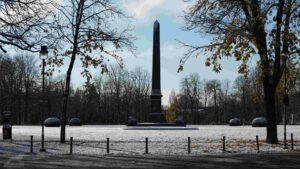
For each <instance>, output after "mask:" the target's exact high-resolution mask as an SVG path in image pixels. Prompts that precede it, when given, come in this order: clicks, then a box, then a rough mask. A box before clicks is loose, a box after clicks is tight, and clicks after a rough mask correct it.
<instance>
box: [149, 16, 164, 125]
mask: <svg viewBox="0 0 300 169" xmlns="http://www.w3.org/2000/svg"><path fill="white" fill-rule="evenodd" d="M161 97H162V94H161V90H160V35H159V22H158V21H157V20H156V21H155V22H154V28H153V65H152V91H151V113H150V122H153V123H165V122H166V119H165V116H164V114H163V113H162V112H161Z"/></svg>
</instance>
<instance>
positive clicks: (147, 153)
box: [146, 137, 148, 154]
mask: <svg viewBox="0 0 300 169" xmlns="http://www.w3.org/2000/svg"><path fill="white" fill-rule="evenodd" d="M146 154H148V137H146Z"/></svg>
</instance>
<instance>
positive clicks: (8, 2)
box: [0, 0, 55, 52]
mask: <svg viewBox="0 0 300 169" xmlns="http://www.w3.org/2000/svg"><path fill="white" fill-rule="evenodd" d="M53 6H55V1H52V0H48V1H45V0H1V1H0V25H1V28H0V50H1V51H3V52H7V49H6V48H5V46H14V47H17V48H19V49H22V50H28V51H33V52H36V51H39V47H40V45H43V44H48V46H51V45H54V44H55V39H54V38H53V36H52V35H51V33H50V32H51V30H50V24H49V20H48V18H49V16H51V15H52V13H51V11H52V9H53Z"/></svg>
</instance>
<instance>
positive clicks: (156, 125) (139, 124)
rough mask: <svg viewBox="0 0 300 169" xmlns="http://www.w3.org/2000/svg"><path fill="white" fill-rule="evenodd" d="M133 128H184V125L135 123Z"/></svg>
mask: <svg viewBox="0 0 300 169" xmlns="http://www.w3.org/2000/svg"><path fill="white" fill-rule="evenodd" d="M135 126H143V127H160V126H169V127H185V126H186V125H185V124H176V123H137V124H136V125H135Z"/></svg>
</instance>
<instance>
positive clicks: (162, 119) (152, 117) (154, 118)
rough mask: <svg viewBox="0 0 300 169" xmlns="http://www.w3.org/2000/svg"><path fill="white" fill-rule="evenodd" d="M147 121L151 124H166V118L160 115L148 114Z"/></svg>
mask: <svg viewBox="0 0 300 169" xmlns="http://www.w3.org/2000/svg"><path fill="white" fill-rule="evenodd" d="M149 121H150V122H151V123H166V118H165V116H164V114H162V113H150V116H149Z"/></svg>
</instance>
